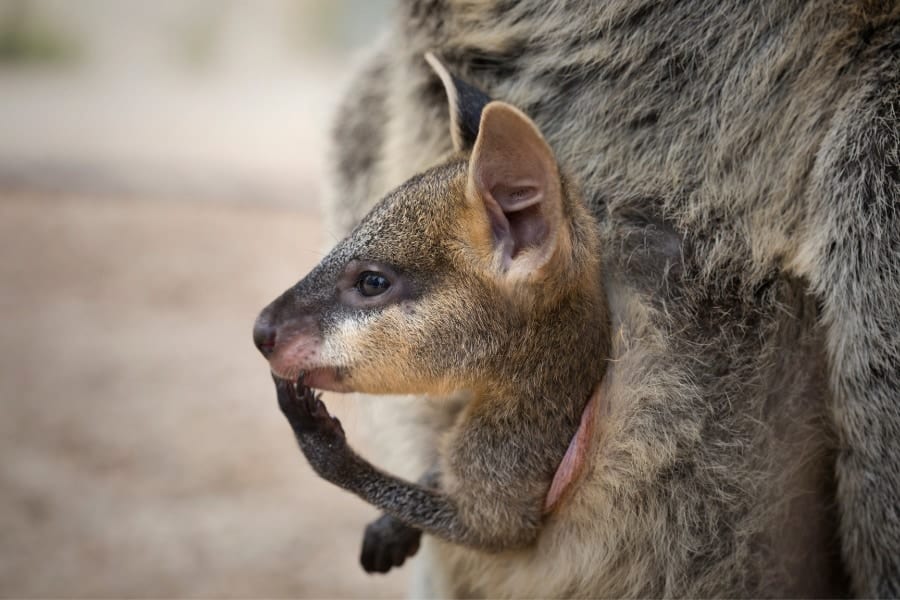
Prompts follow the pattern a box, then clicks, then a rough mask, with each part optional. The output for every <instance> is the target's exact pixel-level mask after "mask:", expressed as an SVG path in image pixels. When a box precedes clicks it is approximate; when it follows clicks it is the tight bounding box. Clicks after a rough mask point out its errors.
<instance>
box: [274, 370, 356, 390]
mask: <svg viewBox="0 0 900 600" xmlns="http://www.w3.org/2000/svg"><path fill="white" fill-rule="evenodd" d="M271 367H272V373H273V374H274V375H275V376H276V377H278V378H279V379H286V380H289V381H296V380H297V378H298V377H299V375H300V372H301V371H303V372H305V375H304V377H303V385H305V386H307V387H311V388H314V389H317V390H320V391H324V392H354V391H356V390H354V389H352V388H351V387H350V386H349V385H348V384H347V381H346V380H345V378H344V376H343V374H342V371H341V369H340V368H337V367H316V368H309V367H305V368H304V367H300V366H294V367H283V366H276V365H272V366H271Z"/></svg>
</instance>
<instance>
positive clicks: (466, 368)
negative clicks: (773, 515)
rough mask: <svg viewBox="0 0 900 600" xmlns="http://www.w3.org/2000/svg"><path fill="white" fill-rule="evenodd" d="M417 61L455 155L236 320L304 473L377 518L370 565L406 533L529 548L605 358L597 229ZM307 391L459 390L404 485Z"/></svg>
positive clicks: (580, 438)
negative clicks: (265, 364)
mask: <svg viewBox="0 0 900 600" xmlns="http://www.w3.org/2000/svg"><path fill="white" fill-rule="evenodd" d="M429 60H430V62H431V63H432V66H434V67H435V69H436V70H437V71H438V72H439V74H440V75H441V77H442V79H443V81H444V83H445V85H446V87H447V90H448V96H449V98H450V106H451V125H452V131H451V136H452V138H453V141H454V146H455V148H456V152H455V153H454V154H452V155H451V156H449V158H447V160H446V161H445V162H443V163H442V164H440V165H438V166H436V167H434V168H432V169H430V170H428V171H426V172H424V173H422V174H420V175H417V176H415V177H414V178H412V179H411V180H409V181H407V182H406V183H405V184H403V185H401V186H400V187H399V188H398V189H396V190H394V191H393V192H391V193H390V194H388V195H387V197H385V198H384V199H383V200H382V201H381V202H380V203H379V204H378V205H377V206H376V207H375V208H374V209H373V210H372V212H371V213H370V214H369V215H368V216H367V217H366V218H365V219H364V221H363V222H362V223H361V224H360V225H359V226H358V227H357V228H356V229H355V230H354V231H353V232H352V233H351V235H350V236H349V237H348V238H347V239H345V240H343V241H342V242H340V243H339V244H338V245H337V247H335V248H334V250H332V252H331V253H330V254H329V255H328V256H327V257H326V258H325V259H324V260H323V261H322V262H321V263H320V264H319V265H318V266H317V267H316V268H315V269H314V270H313V271H312V272H311V273H309V274H308V275H307V276H306V277H305V278H303V279H302V280H301V281H300V282H299V283H297V284H296V285H295V286H294V287H292V288H290V289H289V290H287V291H286V292H285V293H284V294H282V295H281V296H280V297H279V298H278V299H276V300H275V301H274V302H272V303H271V304H270V305H269V306H268V307H267V308H266V309H265V310H263V312H262V314H261V315H260V316H259V318H258V319H257V322H256V326H255V329H254V340H255V342H256V344H257V346H258V347H259V348H260V350H261V351H262V353H263V354H264V355H265V356H266V358H267V359H268V361H269V364H270V366H271V369H272V372H273V375H274V377H275V383H276V388H277V392H278V399H279V403H280V405H281V408H282V410H283V412H284V414H285V416H286V417H287V419H288V421H289V422H290V424H291V426H292V428H293V430H294V433H295V435H296V437H297V441H298V442H299V445H300V448H301V449H302V451H303V453H304V454H305V455H306V458H307V459H308V460H309V462H310V464H311V465H312V467H313V468H314V469H315V470H316V472H317V473H318V474H319V475H321V476H322V477H323V478H325V479H327V480H328V481H331V482H333V483H335V484H336V485H339V486H340V487H342V488H344V489H346V490H348V491H350V492H353V493H354V494H357V495H358V496H360V497H361V498H363V499H364V500H366V501H367V502H369V503H371V504H373V505H375V506H377V507H378V508H380V509H382V510H383V511H385V512H386V513H387V515H388V516H387V517H384V518H382V519H381V520H380V521H378V522H376V524H374V525H373V526H371V527H370V532H369V533H370V538H371V536H375V538H373V539H370V540H369V542H370V546H373V547H370V548H369V551H368V555H369V556H368V557H366V556H365V554H366V551H364V559H363V562H364V564H365V565H366V566H367V568H369V569H370V570H387V568H390V566H391V564H399V563H402V561H403V559H404V558H405V557H406V555H407V554H410V553H412V552H414V551H415V548H416V547H417V545H418V535H419V533H418V531H417V530H421V531H423V532H425V533H429V534H432V535H435V536H438V537H440V538H443V539H445V540H448V541H450V542H454V543H458V544H463V545H466V546H469V547H473V548H480V549H485V550H492V551H499V550H504V549H510V548H516V547H522V546H524V545H527V544H529V543H532V542H533V541H534V540H535V538H536V537H537V535H538V532H539V529H540V527H541V522H542V517H543V515H544V514H545V513H546V512H547V511H548V510H550V509H552V508H553V506H554V505H555V504H556V503H557V501H558V500H559V499H560V497H561V496H562V494H563V491H564V490H565V488H566V485H567V484H568V483H570V482H571V481H572V480H573V479H574V477H575V475H576V474H577V470H578V464H579V458H578V457H579V455H580V454H582V453H583V452H584V444H585V443H586V442H587V436H588V433H589V432H587V431H586V430H587V428H586V427H582V428H579V423H580V421H581V420H582V415H583V414H584V415H585V417H584V418H585V422H586V423H589V422H590V420H591V417H592V415H593V408H594V407H595V403H593V402H592V403H591V404H590V405H588V402H589V400H590V399H591V398H592V396H593V395H594V392H595V389H596V388H597V386H598V383H599V382H600V380H601V379H602V377H603V374H604V371H605V368H606V364H605V363H606V358H607V356H608V346H609V326H608V320H607V309H606V300H605V296H604V293H603V288H602V286H601V273H600V255H599V247H598V238H599V234H598V230H597V224H596V222H595V220H594V218H593V217H592V216H591V215H590V214H589V212H588V211H587V209H586V208H585V206H584V205H583V203H582V199H581V197H580V195H579V193H578V191H577V189H576V188H575V186H574V185H573V184H572V182H570V181H568V180H567V179H566V177H565V176H564V175H561V174H560V170H559V168H558V166H557V163H556V160H555V159H554V155H553V153H552V151H551V149H550V147H549V146H548V144H547V143H546V141H545V140H544V138H543V137H542V135H541V133H540V132H539V131H538V128H537V127H536V126H535V125H534V123H532V121H531V120H530V119H529V118H528V117H527V116H526V115H525V114H523V113H522V112H521V111H519V110H518V109H516V108H514V107H513V106H510V105H509V104H505V103H503V102H496V101H494V102H491V101H489V100H488V99H487V98H485V97H484V96H483V95H482V94H481V93H480V92H477V91H476V90H474V89H472V88H469V87H468V86H467V85H466V84H465V83H464V82H461V81H459V80H457V79H455V78H453V77H452V76H450V75H449V74H448V73H447V72H446V71H445V70H444V69H443V67H442V66H441V65H440V63H438V62H437V61H436V60H435V59H434V58H433V57H430V58H429ZM295 382H296V383H295ZM310 388H316V389H321V390H332V391H338V392H366V393H373V394H380V393H385V394H387V393H390V394H431V395H448V394H450V393H458V392H464V393H466V394H467V395H468V396H469V401H468V403H467V404H466V407H465V408H464V409H463V411H462V414H461V415H460V417H459V418H458V420H457V422H456V424H455V426H454V427H453V429H452V431H451V432H450V434H449V436H448V437H447V438H446V439H445V441H444V442H445V443H444V446H443V447H442V452H441V455H440V459H439V464H437V465H436V466H435V468H434V469H433V470H432V471H429V473H427V474H426V475H425V476H424V477H423V480H422V481H421V482H420V483H418V484H417V483H412V482H408V481H403V480H401V479H398V478H397V477H393V476H391V475H389V474H387V473H385V472H383V471H381V470H379V469H378V468H376V467H374V466H373V465H371V464H370V463H369V462H367V461H366V460H365V459H363V458H362V457H360V456H359V455H358V454H356V453H355V452H354V451H353V450H352V449H351V448H350V446H349V445H348V444H347V441H346V439H345V436H344V432H343V430H342V429H341V427H340V424H339V423H338V422H337V420H336V419H334V418H332V417H331V416H330V415H329V414H328V413H327V411H326V409H325V407H324V405H323V404H322V403H321V401H319V400H318V399H317V398H316V396H315V395H314V394H313V391H312V390H311V389H310ZM586 406H588V408H587V409H586V408H585V407H586ZM576 432H578V434H577V435H576ZM573 436H574V437H573ZM567 448H568V452H567ZM564 456H565V459H564ZM555 474H556V479H555V480H554V476H555ZM551 484H553V486H552V488H553V489H552V490H551ZM373 527H374V529H372V528H373ZM379 535H380V536H382V537H383V538H384V539H381V538H379V537H378V536H379ZM397 540H400V542H397ZM382 543H383V544H388V545H390V544H394V546H393V547H392V550H391V552H389V554H391V556H388V557H387V558H384V557H379V556H378V554H379V550H378V548H376V547H374V546H378V545H379V544H382ZM397 543H399V544H400V547H399V549H398V547H397V546H396V544H397Z"/></svg>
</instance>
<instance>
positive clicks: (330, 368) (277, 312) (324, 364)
mask: <svg viewBox="0 0 900 600" xmlns="http://www.w3.org/2000/svg"><path fill="white" fill-rule="evenodd" d="M253 343H254V344H255V345H256V347H257V348H258V349H259V351H260V352H261V353H262V355H263V357H265V359H266V360H267V361H268V362H269V368H270V369H271V370H272V373H274V374H275V375H277V376H278V377H280V378H282V379H289V380H294V379H296V378H297V376H298V375H299V374H300V372H301V371H303V372H305V373H306V382H307V384H308V385H310V386H312V387H317V388H319V389H336V388H337V383H338V382H337V379H338V378H337V377H336V373H337V370H336V369H335V368H334V365H331V364H329V361H327V360H325V359H324V358H323V356H322V345H323V342H322V334H321V332H320V331H319V326H318V322H317V320H316V318H315V316H313V315H311V314H307V313H306V311H303V310H301V309H299V308H298V307H297V306H295V305H294V304H293V303H291V304H290V305H287V304H286V303H285V298H284V297H282V298H279V299H278V300H276V301H275V302H273V303H272V304H270V305H269V306H267V307H266V308H265V309H264V310H263V311H262V312H261V313H260V314H259V316H258V317H257V318H256V322H255V323H254V324H253Z"/></svg>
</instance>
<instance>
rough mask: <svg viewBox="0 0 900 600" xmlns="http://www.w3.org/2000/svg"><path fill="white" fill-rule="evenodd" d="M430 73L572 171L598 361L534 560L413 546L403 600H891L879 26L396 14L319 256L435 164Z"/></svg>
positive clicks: (837, 9) (476, 8)
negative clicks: (602, 374)
mask: <svg viewBox="0 0 900 600" xmlns="http://www.w3.org/2000/svg"><path fill="white" fill-rule="evenodd" d="M427 51H434V52H436V53H437V54H438V55H439V56H440V57H441V58H442V59H443V61H444V62H445V63H446V64H447V66H448V68H449V70H450V71H451V72H452V73H453V74H454V75H456V76H459V77H460V78H462V79H464V80H466V81H469V82H471V83H473V84H475V85H477V86H478V87H480V88H481V89H483V90H485V91H486V92H487V93H488V94H489V95H490V96H491V97H493V98H497V99H501V100H505V101H508V102H511V103H513V104H515V105H516V106H518V107H519V108H521V109H522V110H524V111H525V112H526V113H527V114H528V115H529V116H530V117H531V118H532V119H534V121H535V122H536V123H537V125H538V126H539V127H540V128H541V130H542V132H543V133H544V135H545V136H546V138H547V140H548V142H549V143H550V145H551V147H552V148H553V150H554V151H555V153H556V155H557V158H558V160H559V162H560V164H562V165H565V166H566V167H567V168H568V169H570V170H571V171H572V173H573V175H574V179H575V181H577V182H578V183H579V185H580V186H581V188H582V191H583V194H584V197H585V199H586V201H587V203H588V205H589V206H590V207H591V210H592V212H593V213H594V215H595V216H596V217H597V218H598V219H599V220H600V221H601V222H602V223H603V228H602V233H603V247H604V248H606V249H607V250H606V252H607V254H606V255H605V256H604V261H605V262H606V263H607V264H608V266H607V267H606V272H607V273H609V274H610V279H609V280H608V281H605V285H606V288H607V293H608V294H609V305H610V314H611V319H612V327H613V338H612V339H613V348H612V362H611V365H610V368H609V370H608V373H607V377H606V380H605V383H604V388H605V391H604V394H605V397H606V398H607V399H608V400H607V404H606V406H607V408H606V409H605V410H606V411H608V412H607V413H606V414H604V415H602V416H601V418H600V419H599V422H600V428H599V430H598V432H597V434H596V440H595V443H596V451H595V454H594V457H593V460H592V462H591V465H590V468H589V472H588V473H587V475H586V478H585V481H584V482H583V484H582V485H581V487H580V488H579V489H578V491H577V493H576V494H574V495H573V496H572V497H571V498H570V499H569V502H568V503H567V504H566V505H565V506H563V507H562V508H561V510H559V511H558V512H557V513H556V514H555V515H554V517H553V519H552V520H551V521H550V522H549V523H548V524H547V525H546V526H545V527H544V529H543V530H542V532H541V535H540V536H539V538H538V541H537V544H536V546H534V547H533V548H530V549H528V550H522V551H518V552H514V553H502V554H499V555H496V554H492V555H488V554H484V553H481V552H477V551H472V550H467V549H463V548H460V547H458V546H453V545H449V544H444V543H440V542H436V541H434V540H429V539H426V541H425V545H426V551H427V552H426V553H427V555H428V556H429V562H428V565H426V569H425V571H426V576H425V577H423V578H422V579H421V580H420V581H421V583H422V587H421V588H420V589H419V590H417V593H433V594H437V595H442V594H443V595H448V594H449V595H457V596H488V597H509V596H595V597H596V596H657V595H666V596H669V595H724V596H741V595H752V596H761V595H780V596H791V595H816V596H822V595H840V594H842V593H845V592H846V591H847V590H846V587H845V586H846V585H847V582H846V581H844V580H843V576H842V570H846V574H847V576H848V577H849V583H850V585H851V589H852V591H853V592H854V593H855V594H857V595H860V596H897V595H900V553H898V552H897V549H898V548H900V517H898V507H900V448H898V440H900V415H898V412H900V408H898V395H900V368H898V367H900V365H898V356H900V332H898V329H900V325H898V324H900V268H898V265H900V260H898V254H900V214H898V201H900V167H898V165H900V128H898V116H897V107H898V105H900V6H898V3H897V2H894V1H856V2H851V1H847V0H821V1H812V0H809V1H801V0H797V1H790V2H778V3H774V2H765V1H763V0H751V1H750V2H739V1H738V0H726V1H724V2H720V1H712V0H689V1H687V2H678V3H674V2H673V3H657V2H650V1H645V0H637V1H636V0H610V1H607V2H583V1H576V0H556V1H553V2H547V1H545V0H521V1H518V2H508V1H504V0H496V1H480V0H405V1H402V2H400V4H399V5H398V9H397V14H396V18H395V20H394V24H393V29H392V30H391V31H390V32H389V34H388V35H387V36H386V37H384V38H383V40H382V41H381V43H380V47H379V49H378V50H377V51H376V52H375V53H374V54H373V56H372V58H371V60H370V62H369V64H368V65H367V67H366V68H365V69H364V70H363V72H362V73H361V74H360V76H359V77H358V79H357V80H356V83H355V85H354V87H353V88H352V89H351V90H350V91H349V92H348V94H347V97H346V101H345V103H344V105H343V107H342V108H341V111H340V115H339V118H338V122H337V127H336V130H335V140H336V148H335V150H336V157H335V165H336V172H335V177H334V181H335V190H334V195H333V200H332V206H331V210H330V214H331V218H332V227H333V228H334V229H335V230H339V231H343V232H348V231H349V230H350V229H351V228H352V227H353V226H354V225H355V224H356V223H358V222H359V221H360V220H361V219H362V217H363V215H365V214H366V213H367V212H368V211H369V209H370V208H371V207H372V205H373V204H374V203H375V201H376V200H377V199H378V198H380V197H382V196H383V195H384V194H385V193H386V192H387V191H388V190H389V189H391V188H393V187H394V186H396V185H398V184H399V183H400V182H402V181H404V180H406V179H408V178H409V177H410V176H412V175H413V174H414V173H417V172H419V171H422V170H424V169H426V168H428V167H431V166H432V165H433V164H434V163H435V162H437V161H438V160H439V159H440V158H441V157H442V156H444V155H445V154H446V153H447V152H448V151H449V150H450V148H451V142H450V139H449V137H448V136H447V135H446V130H447V127H448V119H447V116H446V111H445V102H446V101H445V98H444V93H443V91H442V88H441V84H440V81H439V79H438V78H437V77H436V76H435V75H434V74H433V72H432V71H431V70H430V69H429V68H428V66H427V65H426V63H425V62H424V60H423V59H422V56H423V54H424V53H425V52H427ZM660 235H662V236H668V239H669V241H670V243H669V247H670V248H671V251H670V252H666V253H664V254H665V257H663V258H661V257H660V256H658V254H659V248H666V247H667V246H666V243H665V240H663V241H662V242H659V243H657V244H655V245H654V244H647V243H646V241H647V239H648V236H649V237H650V238H652V236H660ZM647 248H650V249H651V250H647V251H645V252H643V253H642V249H647ZM654 248H655V250H654ZM673 256H675V257H676V259H675V260H672V257H673ZM612 274H615V278H612ZM415 406H416V404H414V403H408V404H406V405H404V410H412V409H413V408H414V407H415ZM419 406H420V407H421V409H420V410H422V411H426V410H431V411H432V412H431V413H430V414H432V415H434V418H433V420H434V421H435V422H440V423H446V422H447V421H448V417H447V416H446V415H443V414H442V413H441V410H440V405H439V404H437V403H434V402H431V403H427V404H426V403H420V404H419ZM454 406H455V407H458V403H457V404H454ZM428 407H431V408H430V409H429V408H428ZM435 407H437V408H435ZM448 410H450V409H448ZM454 410H458V408H457V409H454ZM407 420H410V421H413V422H415V423H418V424H419V426H420V427H426V428H427V423H428V422H430V418H429V417H428V416H427V415H425V414H424V413H423V415H422V416H420V417H419V418H417V419H409V418H408V417H407ZM397 421H398V419H396V418H393V417H392V416H391V415H384V421H383V422H393V423H396V422H397ZM441 427H442V426H441ZM394 431H396V428H395V429H394ZM395 435H397V436H401V437H402V436H403V434H401V433H399V432H398V433H396V434H395ZM418 439H422V440H426V441H427V440H428V439H433V440H434V442H433V445H432V447H423V448H421V450H420V453H421V455H422V456H427V457H430V456H433V455H434V453H435V449H434V446H436V445H437V444H438V442H437V440H439V439H440V431H439V430H437V431H434V433H433V434H432V435H420V436H419V437H418ZM421 466H422V465H419V467H420V468H421ZM803 551H806V552H803ZM786 557H793V558H792V559H791V560H785V558H786ZM823 565H828V566H827V567H826V566H823ZM822 573H828V574H829V575H828V576H821V577H816V575H817V574H822Z"/></svg>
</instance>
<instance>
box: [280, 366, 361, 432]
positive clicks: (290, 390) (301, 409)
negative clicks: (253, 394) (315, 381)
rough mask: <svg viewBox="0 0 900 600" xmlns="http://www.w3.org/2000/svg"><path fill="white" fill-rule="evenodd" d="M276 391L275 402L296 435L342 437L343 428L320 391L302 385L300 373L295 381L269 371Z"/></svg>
mask: <svg viewBox="0 0 900 600" xmlns="http://www.w3.org/2000/svg"><path fill="white" fill-rule="evenodd" d="M272 379H274V381H275V390H276V391H277V393H278V406H279V407H280V408H281V412H282V413H283V414H284V416H285V417H286V418H287V420H288V423H290V424H291V427H292V428H293V429H294V433H295V434H297V435H305V434H313V433H314V434H318V435H320V436H323V437H325V438H328V439H331V440H335V441H337V440H341V441H343V440H344V439H345V437H346V436H345V435H344V428H343V427H341V422H340V421H339V420H337V418H335V417H332V416H331V415H330V414H328V409H327V408H326V407H325V403H324V402H322V399H321V397H322V394H317V393H315V392H314V391H313V390H312V388H310V387H307V386H305V385H303V373H301V374H300V377H299V378H298V379H297V381H296V382H293V381H288V380H286V379H280V378H278V377H276V376H275V375H272Z"/></svg>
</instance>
